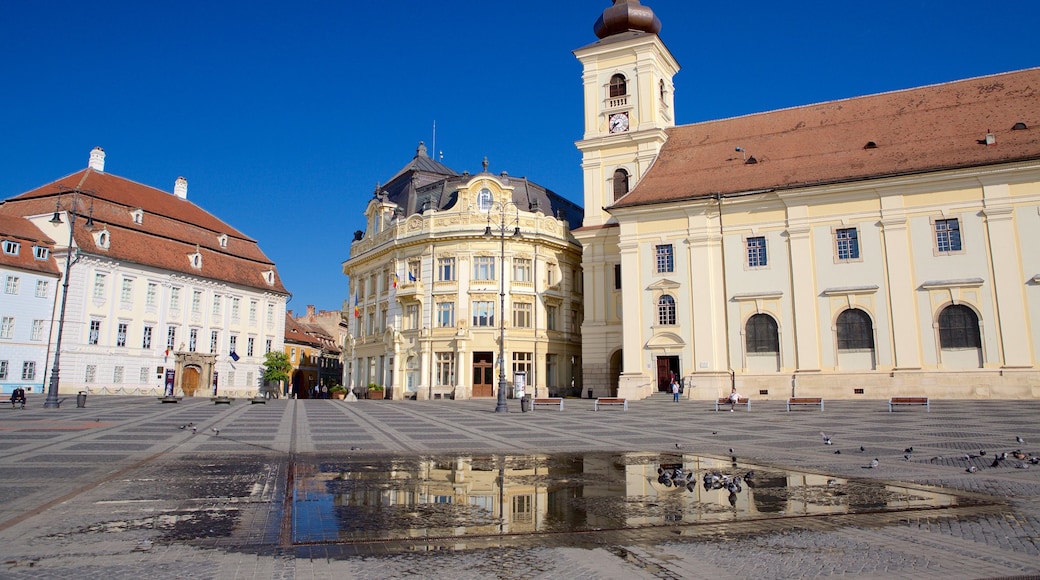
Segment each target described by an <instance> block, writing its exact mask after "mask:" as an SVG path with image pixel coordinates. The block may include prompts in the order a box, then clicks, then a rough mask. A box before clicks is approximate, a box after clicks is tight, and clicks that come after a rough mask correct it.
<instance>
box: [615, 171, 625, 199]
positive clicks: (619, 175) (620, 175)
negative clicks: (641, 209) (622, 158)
mask: <svg viewBox="0 0 1040 580" xmlns="http://www.w3.org/2000/svg"><path fill="white" fill-rule="evenodd" d="M626 193H628V172H627V171H625V170H624V169H617V170H615V171H614V201H617V200H619V199H621V196H623V195H625V194H626Z"/></svg>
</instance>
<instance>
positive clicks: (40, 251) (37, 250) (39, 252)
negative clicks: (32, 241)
mask: <svg viewBox="0 0 1040 580" xmlns="http://www.w3.org/2000/svg"><path fill="white" fill-rule="evenodd" d="M50 255H51V251H50V250H49V249H47V248H45V247H43V246H33V256H34V257H35V258H36V259H37V260H46V259H47V258H48V257H50Z"/></svg>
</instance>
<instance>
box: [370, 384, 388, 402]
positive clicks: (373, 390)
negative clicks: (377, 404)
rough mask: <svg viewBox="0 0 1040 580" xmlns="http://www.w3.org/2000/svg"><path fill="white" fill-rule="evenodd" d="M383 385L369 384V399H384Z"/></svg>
mask: <svg viewBox="0 0 1040 580" xmlns="http://www.w3.org/2000/svg"><path fill="white" fill-rule="evenodd" d="M384 390H385V389H383V385H377V384H375V383H368V398H369V399H382V398H383V394H384Z"/></svg>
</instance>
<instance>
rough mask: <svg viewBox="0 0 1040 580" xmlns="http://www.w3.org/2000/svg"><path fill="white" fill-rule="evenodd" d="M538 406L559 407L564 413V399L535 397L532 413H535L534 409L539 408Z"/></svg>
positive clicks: (532, 401) (532, 402)
mask: <svg viewBox="0 0 1040 580" xmlns="http://www.w3.org/2000/svg"><path fill="white" fill-rule="evenodd" d="M538 405H552V406H554V407H559V408H560V410H561V411H562V410H563V397H535V398H534V399H531V410H532V411H534V408H535V407H537V406H538Z"/></svg>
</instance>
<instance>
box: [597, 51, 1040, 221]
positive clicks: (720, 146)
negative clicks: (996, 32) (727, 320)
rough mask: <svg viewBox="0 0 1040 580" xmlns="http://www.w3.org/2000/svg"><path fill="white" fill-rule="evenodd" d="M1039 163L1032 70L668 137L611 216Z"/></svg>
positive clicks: (1037, 89) (1037, 93)
mask: <svg viewBox="0 0 1040 580" xmlns="http://www.w3.org/2000/svg"><path fill="white" fill-rule="evenodd" d="M987 135H989V141H991V144H987ZM1037 159H1040V68H1033V69H1027V70H1021V71H1015V72H1009V73H1004V74H998V75H992V76H986V77H979V78H973V79H967V80H961V81H955V82H949V83H944V84H938V85H932V86H926V87H920V88H914V89H908V90H901V91H894V92H889V93H881V94H876V95H869V96H865V97H857V98H851V99H844V100H839V101H831V102H826V103H820V104H815V105H806V106H802V107H794V108H790V109H781V110H777V111H771V112H767V113H758V114H753V115H746V116H743V117H736V118H731V119H722V120H717V121H707V122H703V123H694V124H691V125H683V126H678V127H674V128H671V129H668V140H667V142H666V143H665V144H664V146H663V147H662V149H661V152H660V154H659V155H658V157H657V160H656V161H655V162H654V165H653V166H652V167H651V168H650V170H649V171H648V172H647V174H646V175H645V176H644V177H643V178H642V179H641V180H640V182H639V183H638V184H637V185H636V187H634V188H633V190H632V191H631V192H629V193H628V194H627V195H625V196H624V197H622V198H620V199H619V200H618V202H617V203H615V204H614V205H613V206H612V207H615V208H624V207H632V206H640V205H649V204H658V203H667V202H674V201H681V200H691V199H698V198H705V197H714V196H716V195H726V194H738V193H744V192H756V191H770V190H780V189H792V188H799V187H805V186H814V185H823V184H831V183H841V182H850V181H858V180H866V179H875V178H882V177H889V176H899V175H910V174H920V173H927V172H933V171H941V170H949V169H961V168H972V167H982V166H988V165H994V164H1001V163H1010V162H1015V161H1025V160H1037Z"/></svg>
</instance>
